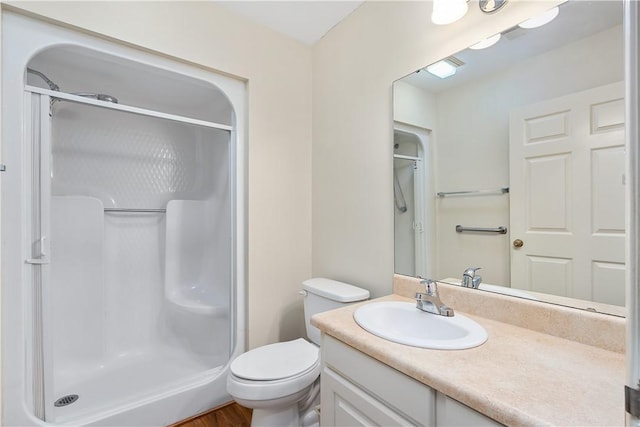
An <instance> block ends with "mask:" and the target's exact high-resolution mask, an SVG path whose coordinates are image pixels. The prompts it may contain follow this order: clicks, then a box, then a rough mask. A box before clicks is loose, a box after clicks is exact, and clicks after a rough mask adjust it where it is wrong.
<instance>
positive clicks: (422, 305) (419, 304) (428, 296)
mask: <svg viewBox="0 0 640 427" xmlns="http://www.w3.org/2000/svg"><path fill="white" fill-rule="evenodd" d="M420 284H421V285H424V286H425V293H422V292H418V293H416V308H417V309H419V310H422V311H426V312H427V313H433V314H438V315H440V316H447V317H451V316H453V315H454V313H453V309H452V308H451V307H447V306H446V305H444V303H443V302H442V301H440V297H439V296H438V285H437V284H436V282H434V281H433V280H431V279H422V280H421V281H420Z"/></svg>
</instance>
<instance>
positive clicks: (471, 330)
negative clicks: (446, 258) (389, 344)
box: [353, 301, 487, 350]
mask: <svg viewBox="0 0 640 427" xmlns="http://www.w3.org/2000/svg"><path fill="white" fill-rule="evenodd" d="M353 318H354V320H355V321H356V323H357V324H358V325H360V327H362V328H363V329H365V330H366V331H368V332H371V333H372V334H374V335H377V336H379V337H380V338H384V339H386V340H389V341H393V342H396V343H399V344H405V345H410V346H414V347H422V348H432V349H439V350H462V349H466V348H472V347H477V346H479V345H480V344H482V343H484V342H485V341H486V340H487V331H486V330H485V329H484V328H483V327H482V326H480V325H479V324H478V323H476V322H474V321H473V320H471V319H469V318H468V317H465V316H463V315H460V314H456V315H455V316H453V317H445V316H439V315H437V314H431V313H426V312H424V311H421V310H418V309H417V308H416V305H415V303H411V302H399V301H381V302H373V303H370V304H366V305H363V306H362V307H360V308H358V309H357V310H356V311H355V312H354V313H353Z"/></svg>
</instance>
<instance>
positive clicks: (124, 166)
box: [1, 13, 245, 425]
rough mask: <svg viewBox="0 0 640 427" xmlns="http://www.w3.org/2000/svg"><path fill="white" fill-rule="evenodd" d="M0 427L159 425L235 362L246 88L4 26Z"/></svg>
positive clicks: (210, 399)
mask: <svg viewBox="0 0 640 427" xmlns="http://www.w3.org/2000/svg"><path fill="white" fill-rule="evenodd" d="M2 32H3V45H2V66H3V68H2V91H3V97H2V103H3V104H2V111H3V112H2V123H3V130H2V159H1V161H2V163H3V164H4V166H5V167H6V170H5V171H3V172H2V175H1V177H2V198H1V212H2V217H1V220H2V225H1V226H2V228H1V232H2V254H1V256H2V258H1V260H2V271H1V274H2V275H1V279H2V340H3V347H2V362H3V369H2V379H3V389H2V400H3V402H2V403H3V423H2V424H3V425H45V424H49V425H69V424H72V425H160V424H164V425H166V424H169V423H172V422H175V421H178V420H180V419H184V418H187V417H189V416H192V415H195V414H197V413H199V412H201V411H204V410H206V409H209V408H212V407H214V406H216V405H219V404H221V403H224V402H226V401H229V400H230V397H229V396H228V395H227V393H226V374H227V370H228V365H229V361H230V360H231V359H232V358H233V357H234V356H235V355H237V354H239V353H240V352H242V351H243V350H244V348H243V345H244V320H243V319H244V293H243V289H244V285H243V283H244V264H243V260H244V255H243V254H244V246H243V242H244V207H243V173H244V171H243V163H244V162H243V158H244V156H243V144H242V141H243V127H244V125H245V124H244V121H245V118H244V99H245V92H244V91H245V89H244V84H243V83H242V82H240V81H237V80H234V79H231V78H228V77H224V76H220V75H217V74H214V73H211V72H207V71H204V70H201V69H198V68H195V67H192V66H188V65H186V64H183V63H179V62H175V61H171V60H168V59H166V58H160V57H157V56H154V55H151V54H147V53H143V52H139V51H135V50H133V49H130V48H125V47H123V46H119V45H115V44H113V43H109V42H106V41H104V40H99V39H95V38H92V37H90V36H88V35H83V34H78V33H75V32H73V31H71V30H68V29H63V28H58V27H55V26H52V25H50V24H46V23H43V22H39V21H36V20H32V19H29V18H25V17H22V16H19V15H16V14H12V13H3V22H2Z"/></svg>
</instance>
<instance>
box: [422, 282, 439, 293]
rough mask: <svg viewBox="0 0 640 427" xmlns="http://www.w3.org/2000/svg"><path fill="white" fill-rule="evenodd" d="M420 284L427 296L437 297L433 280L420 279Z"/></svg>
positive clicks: (436, 289)
mask: <svg viewBox="0 0 640 427" xmlns="http://www.w3.org/2000/svg"><path fill="white" fill-rule="evenodd" d="M420 284H421V285H424V287H425V288H426V294H427V295H429V296H434V295H438V284H437V283H436V282H435V280H433V279H424V278H423V279H422V280H420Z"/></svg>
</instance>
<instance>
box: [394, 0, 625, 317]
mask: <svg viewBox="0 0 640 427" xmlns="http://www.w3.org/2000/svg"><path fill="white" fill-rule="evenodd" d="M559 9H560V12H559V14H558V16H557V17H556V18H555V19H554V20H553V21H552V22H550V23H548V24H546V25H544V26H541V27H538V28H531V29H525V28H521V27H520V26H515V27H513V28H509V29H507V30H505V31H503V32H502V33H501V36H500V40H498V42H497V43H496V44H494V45H492V46H490V47H487V48H484V49H473V48H470V49H466V50H464V51H461V52H457V53H454V54H452V55H451V56H449V57H447V58H445V59H444V62H445V63H446V64H445V65H448V66H449V68H451V67H453V69H454V70H455V74H453V75H451V76H449V77H446V78H439V77H436V76H434V75H433V74H431V73H430V72H429V71H428V70H427V68H429V67H425V68H423V69H420V70H418V71H416V72H415V73H412V74H410V75H408V76H406V77H404V78H402V79H400V80H397V81H396V82H394V85H393V97H394V141H393V144H394V150H393V151H394V176H393V180H394V199H395V208H394V209H395V248H394V249H395V251H394V252H395V271H396V273H398V274H404V275H410V276H422V277H430V278H434V279H438V280H443V281H449V282H451V283H456V284H459V283H460V280H461V279H462V275H463V272H464V271H465V269H467V268H468V267H481V270H479V271H477V273H476V274H478V275H481V276H482V282H481V283H482V284H481V285H480V289H485V290H493V291H497V292H501V293H504V294H508V295H514V296H519V297H525V298H530V299H535V300H542V301H548V302H552V303H559V304H563V305H569V306H573V307H578V308H583V309H588V310H593V311H598V312H603V313H609V314H615V315H624V305H625V302H624V292H625V291H624V289H625V265H624V262H625V246H624V245H625V243H624V241H625V229H624V228H625V189H624V179H625V177H624V171H625V149H624V46H623V42H624V39H623V27H622V20H623V7H622V2H620V1H606V2H603V1H583V0H579V1H578V0H570V1H568V2H566V3H563V4H562V5H561V6H560V7H559ZM447 279H452V280H447Z"/></svg>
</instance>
